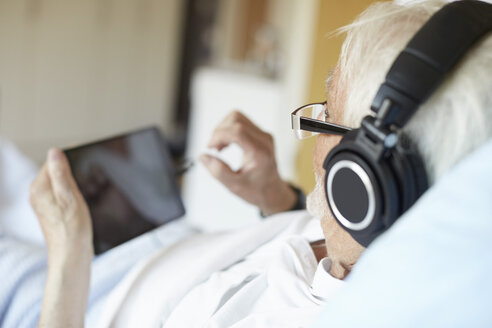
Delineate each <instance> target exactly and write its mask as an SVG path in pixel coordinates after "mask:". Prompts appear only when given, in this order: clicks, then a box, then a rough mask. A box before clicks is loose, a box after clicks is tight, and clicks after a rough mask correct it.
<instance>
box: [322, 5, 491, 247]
mask: <svg viewBox="0 0 492 328" xmlns="http://www.w3.org/2000/svg"><path fill="white" fill-rule="evenodd" d="M491 29H492V5H491V4H488V3H485V2H482V1H475V0H465V1H457V2H452V3H450V4H447V5H445V6H444V7H443V8H441V9H440V10H439V11H438V12H436V13H435V14H434V15H433V16H432V17H431V18H430V19H429V21H427V22H426V23H425V25H424V26H423V27H422V28H421V29H420V30H419V31H418V32H417V33H416V34H415V35H414V37H413V38H412V39H411V40H410V42H409V43H408V44H407V46H406V47H405V49H404V50H403V51H402V52H401V53H400V54H399V55H398V57H397V58H396V60H395V61H394V63H393V65H392V66H391V68H390V70H389V72H388V74H387V75H386V80H385V82H384V83H383V84H382V85H381V86H380V88H379V90H378V92H377V94H376V97H375V98H374V100H373V102H372V105H371V110H372V111H373V112H374V113H375V115H374V116H372V115H370V116H366V117H365V118H364V119H363V120H362V122H361V126H360V128H358V129H355V130H352V131H351V132H349V133H347V134H346V135H345V136H344V138H343V139H342V140H341V142H340V144H339V145H337V146H336V147H335V148H333V149H332V150H331V152H330V153H329V154H328V155H327V157H326V159H325V161H324V164H323V167H324V169H325V170H326V175H325V195H326V199H327V201H328V204H329V206H330V209H331V211H332V213H333V215H334V217H335V219H336V220H337V221H338V223H339V224H340V225H341V226H342V227H343V228H344V229H345V230H347V231H348V232H349V233H350V234H351V235H352V237H353V238H354V239H355V240H356V241H357V242H358V243H360V244H361V245H363V246H368V245H369V244H370V243H371V242H372V241H373V240H374V239H375V238H376V237H377V236H379V235H380V234H381V233H383V232H384V231H386V230H387V229H388V228H389V227H390V226H391V225H392V224H393V223H394V222H395V221H396V220H397V219H398V218H399V217H400V216H401V215H402V214H403V213H404V212H405V211H406V210H408V209H409V208H410V207H411V206H412V205H413V204H414V203H415V202H416V201H417V199H418V198H419V197H420V196H421V195H422V194H423V193H424V192H425V191H426V190H427V189H428V187H429V186H428V180H427V174H426V171H425V169H424V165H423V161H422V159H421V157H420V156H419V154H418V152H417V150H416V149H415V147H414V145H412V143H411V141H410V140H409V139H408V138H407V137H405V135H404V134H403V133H402V129H403V127H404V126H405V124H406V123H407V122H408V121H409V120H410V118H411V117H412V115H413V114H414V113H415V112H416V111H417V109H418V108H419V106H420V105H421V104H422V103H424V102H425V101H426V100H427V98H429V96H430V95H431V94H432V93H433V92H434V90H435V89H436V88H437V87H438V86H439V85H440V84H441V82H442V81H443V80H444V78H445V77H446V75H447V74H448V73H449V72H450V71H451V70H452V69H453V68H454V66H455V65H456V64H457V62H458V61H459V60H460V59H461V58H462V57H463V55H464V54H465V53H466V51H467V50H469V49H470V48H471V47H472V46H473V45H474V44H475V43H476V42H477V41H478V40H479V39H480V38H481V37H482V36H484V35H485V34H487V32H489V31H490V30H491Z"/></svg>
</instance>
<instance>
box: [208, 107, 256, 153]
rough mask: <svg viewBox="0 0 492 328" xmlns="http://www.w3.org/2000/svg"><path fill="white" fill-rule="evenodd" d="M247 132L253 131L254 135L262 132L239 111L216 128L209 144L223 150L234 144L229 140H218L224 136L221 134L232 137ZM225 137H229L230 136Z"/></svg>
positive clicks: (234, 112) (228, 116)
mask: <svg viewBox="0 0 492 328" xmlns="http://www.w3.org/2000/svg"><path fill="white" fill-rule="evenodd" d="M247 131H251V132H253V134H254V133H258V132H261V130H260V129H259V128H258V127H257V126H256V125H255V124H254V123H253V122H252V121H250V120H249V119H248V118H247V117H246V116H245V115H243V114H242V113H241V112H239V111H233V112H231V113H230V114H229V115H227V116H226V118H225V119H224V120H223V121H222V122H221V123H220V124H219V125H218V126H217V127H216V128H215V130H214V133H213V134H212V138H211V140H210V142H209V147H210V148H217V149H218V150H221V149H222V148H224V147H226V146H228V145H229V144H230V143H231V142H234V141H231V139H229V138H224V139H221V138H218V137H220V136H222V134H220V132H227V134H229V136H232V135H233V134H236V135H237V134H241V133H245V132H247ZM225 136H226V137H227V136H228V135H225Z"/></svg>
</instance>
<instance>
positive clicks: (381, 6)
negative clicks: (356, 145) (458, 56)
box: [334, 0, 492, 182]
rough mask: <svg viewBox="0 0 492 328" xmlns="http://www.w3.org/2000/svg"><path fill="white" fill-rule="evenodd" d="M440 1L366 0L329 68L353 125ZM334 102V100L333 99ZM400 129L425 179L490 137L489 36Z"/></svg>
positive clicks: (437, 175)
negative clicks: (422, 167) (368, 2)
mask: <svg viewBox="0 0 492 328" xmlns="http://www.w3.org/2000/svg"><path fill="white" fill-rule="evenodd" d="M446 3H447V2H446V1H439V0H431V1H424V2H422V1H418V2H413V3H406V4H402V3H392V2H383V3H375V4H373V5H371V6H370V7H369V8H368V9H367V10H366V11H364V12H363V13H362V14H361V15H360V16H359V17H358V18H357V19H356V20H355V22H354V23H352V24H351V25H349V26H346V27H344V28H342V29H341V31H342V32H346V33H347V38H346V40H345V42H344V44H343V47H342V52H341V56H340V60H339V63H338V68H337V69H336V71H335V79H336V82H337V83H336V90H335V91H334V92H335V95H336V96H335V99H337V100H336V101H337V104H335V105H336V107H337V108H339V109H341V110H343V112H344V117H343V120H344V123H345V124H346V125H349V126H353V127H357V126H359V125H360V122H361V120H362V118H363V117H364V116H365V115H368V114H369V113H370V105H371V102H372V99H373V98H374V96H375V94H376V92H377V90H378V88H379V85H380V84H381V83H382V82H383V81H384V78H385V76H386V73H387V71H388V70H389V67H390V65H391V64H392V63H393V61H394V60H395V58H396V57H397V55H398V54H399V52H400V51H401V50H403V48H404V47H405V45H406V44H407V43H408V41H409V40H410V38H411V37H412V36H413V35H414V34H415V32H416V31H417V30H418V29H419V28H420V27H421V26H422V25H423V24H424V23H425V22H426V21H427V20H428V19H429V18H430V16H431V15H432V14H433V13H435V12H436V11H437V10H438V9H439V8H441V7H442V6H443V5H444V4H446ZM339 100H340V102H339V103H338V101H339ZM404 131H405V132H406V134H407V135H408V136H409V137H410V139H412V140H413V141H414V142H415V143H416V146H417V148H418V149H419V151H420V153H421V155H422V157H423V160H424V163H425V166H426V170H427V173H428V177H429V179H430V181H431V182H433V181H435V180H436V179H439V178H440V177H441V176H442V175H443V174H444V173H445V172H446V171H448V170H449V169H450V168H451V167H452V166H453V165H454V164H456V163H457V162H458V161H459V160H460V159H462V158H463V157H464V156H465V155H466V154H468V153H470V152H471V151H473V150H474V149H475V148H477V147H478V146H480V145H481V144H483V143H484V142H485V141H486V140H487V139H489V138H491V137H492V37H491V36H490V35H489V36H487V37H486V38H484V39H483V40H481V41H480V42H479V44H477V45H476V46H475V47H474V49H472V50H471V51H469V52H468V53H467V54H466V55H465V57H464V58H463V60H462V61H461V62H460V63H459V64H458V66H457V67H456V68H455V69H454V71H453V72H452V73H451V74H450V75H449V76H448V77H447V79H446V80H445V81H444V83H443V84H442V85H441V86H440V87H439V88H438V89H437V90H436V92H434V94H433V95H432V96H431V97H430V98H429V99H428V100H427V102H426V103H424V104H423V105H422V106H421V107H420V109H419V110H418V111H417V113H416V114H415V115H414V116H413V118H412V119H411V120H410V121H409V122H408V124H407V125H406V126H405V128H404Z"/></svg>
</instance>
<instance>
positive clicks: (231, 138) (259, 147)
mask: <svg viewBox="0 0 492 328" xmlns="http://www.w3.org/2000/svg"><path fill="white" fill-rule="evenodd" d="M233 143H235V144H237V145H238V146H239V147H241V148H242V149H243V152H244V154H243V165H242V167H241V168H240V169H239V170H238V171H233V170H232V169H231V168H230V167H229V166H228V165H227V164H226V163H224V162H223V161H222V160H220V159H219V158H217V157H214V156H211V155H202V156H201V157H200V160H201V162H202V163H203V164H204V165H205V167H206V168H207V169H208V170H209V172H210V173H211V174H212V175H213V176H214V177H215V178H216V179H218V180H219V181H220V182H221V183H222V184H224V185H225V186H226V187H227V188H228V189H229V190H230V191H231V192H233V193H234V194H236V195H238V196H239V197H241V198H242V199H244V200H246V201H247V202H249V203H251V204H253V205H256V206H258V207H259V208H260V210H261V212H262V213H263V214H264V215H271V214H275V213H278V212H282V211H286V210H289V209H290V208H292V207H293V205H294V204H295V202H296V200H297V199H296V197H297V196H296V194H295V192H294V191H293V190H292V189H291V188H290V186H289V185H288V184H287V183H286V182H285V181H283V180H282V179H281V178H280V175H279V173H278V170H277V163H276V161H275V148H274V143H273V138H272V136H271V135H270V134H268V133H266V132H264V131H262V130H261V129H259V128H258V127H257V126H256V125H254V124H253V122H251V121H250V120H249V119H248V118H247V117H246V116H244V115H243V114H241V113H240V112H238V111H234V112H232V113H231V114H229V115H228V116H227V117H226V118H225V119H224V120H223V121H222V123H220V124H219V126H218V127H217V128H216V129H215V131H214V133H213V134H212V138H211V139H210V142H209V144H208V147H209V148H215V149H217V150H219V151H220V150H222V149H224V148H225V147H227V146H229V145H230V144H233Z"/></svg>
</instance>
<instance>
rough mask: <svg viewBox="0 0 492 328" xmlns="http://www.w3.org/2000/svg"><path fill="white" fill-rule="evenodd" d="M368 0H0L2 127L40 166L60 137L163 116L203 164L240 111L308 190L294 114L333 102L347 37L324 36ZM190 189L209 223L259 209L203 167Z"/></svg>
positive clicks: (307, 164) (66, 139) (184, 150)
mask: <svg viewBox="0 0 492 328" xmlns="http://www.w3.org/2000/svg"><path fill="white" fill-rule="evenodd" d="M371 2H373V1H369V0H344V1H336V0H84V1H80V0H0V135H1V137H3V138H5V139H8V140H10V141H12V142H13V143H14V144H16V145H17V146H18V147H19V148H20V149H21V150H22V151H23V152H24V153H25V154H26V155H27V156H28V157H30V158H32V159H33V160H34V161H35V162H36V163H38V164H40V163H42V162H43V160H44V156H45V153H46V151H47V149H48V148H49V147H51V146H58V147H61V148H66V147H70V146H73V145H77V144H81V143H86V142H89V141H94V140H97V139H100V138H104V137H107V136H111V135H114V134H120V133H123V132H126V131H131V130H135V129H138V128H141V127H144V126H147V125H157V126H158V127H159V128H160V129H161V130H162V131H163V133H164V135H165V136H166V138H167V140H168V142H169V143H170V145H171V150H172V153H173V156H174V158H175V159H176V160H180V159H184V158H185V159H188V160H195V159H196V158H197V157H198V156H199V154H200V153H202V152H203V151H204V150H205V148H206V143H207V141H208V138H209V137H210V134H211V133H212V131H213V129H214V127H215V126H216V125H217V124H218V123H219V122H220V121H221V120H222V119H223V118H224V116H225V115H227V113H229V112H230V111H231V110H232V109H239V110H241V111H242V112H244V113H245V114H246V115H247V116H248V117H250V118H251V119H252V120H253V121H254V122H255V123H256V124H258V125H259V126H260V127H261V128H263V129H264V130H267V131H268V132H270V133H272V134H273V135H274V137H275V141H276V147H277V154H276V155H277V161H278V164H279V169H280V172H281V175H282V176H283V177H284V178H285V179H286V180H289V181H291V182H293V183H294V184H297V185H300V186H301V187H302V189H304V190H305V191H306V192H309V191H310V190H311V189H312V187H313V186H314V180H313V177H312V167H311V152H312V147H313V144H314V140H309V141H307V142H305V143H299V142H298V141H296V140H295V138H294V136H293V134H292V132H291V128H290V113H291V112H292V110H294V109H295V108H297V107H299V106H301V105H303V104H304V103H307V102H311V101H324V100H325V92H324V80H325V78H326V76H327V74H328V72H329V70H330V69H332V68H333V67H334V66H335V64H336V60H337V57H338V53H339V50H340V46H341V43H342V41H343V36H336V37H333V36H332V37H327V36H328V34H329V33H330V32H332V31H333V30H335V29H336V28H338V27H341V26H343V25H345V24H347V23H349V22H350V21H351V20H353V19H354V18H355V17H356V15H357V14H358V13H360V12H361V11H362V10H363V9H365V8H366V7H367V6H368V5H369V4H370V3H371ZM226 157H228V160H230V161H231V162H234V161H236V162H240V157H241V154H240V152H239V151H237V150H234V149H232V150H231V151H229V154H227V156H226ZM183 195H184V199H185V206H186V208H187V212H188V217H189V218H190V220H193V221H196V222H197V223H198V224H200V225H202V226H203V228H205V229H212V230H213V229H216V228H219V227H220V228H223V227H232V226H238V225H241V224H244V223H246V222H248V220H251V217H258V215H257V214H258V213H257V210H256V209H255V208H253V207H251V206H249V205H247V204H244V203H243V202H242V201H241V200H239V199H237V198H236V197H234V196H233V195H231V194H230V193H228V192H227V191H226V190H224V188H223V187H222V186H220V185H219V184H217V183H216V182H215V181H213V179H211V178H210V177H209V176H208V173H207V172H205V171H204V169H203V168H202V167H201V166H199V165H195V166H194V167H193V168H192V170H190V172H189V173H187V174H186V175H185V177H184V180H183ZM232 216H233V217H234V218H233V219H231V217H232ZM217 218H219V219H217Z"/></svg>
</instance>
